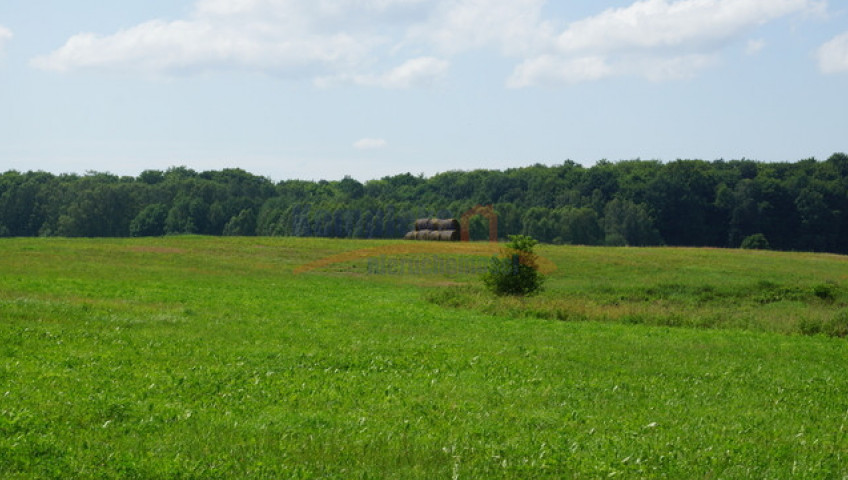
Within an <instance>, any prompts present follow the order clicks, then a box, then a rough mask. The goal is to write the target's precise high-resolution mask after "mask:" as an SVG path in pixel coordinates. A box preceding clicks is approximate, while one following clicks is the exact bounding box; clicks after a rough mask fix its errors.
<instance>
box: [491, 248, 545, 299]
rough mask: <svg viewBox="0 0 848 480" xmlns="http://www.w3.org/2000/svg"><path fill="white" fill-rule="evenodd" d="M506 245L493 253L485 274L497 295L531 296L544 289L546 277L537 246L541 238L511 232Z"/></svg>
mask: <svg viewBox="0 0 848 480" xmlns="http://www.w3.org/2000/svg"><path fill="white" fill-rule="evenodd" d="M509 240H510V241H509V242H508V243H507V244H506V248H505V249H504V250H503V251H502V252H501V255H500V256H498V257H493V258H492V261H491V263H490V264H489V269H488V270H487V271H486V273H484V274H483V283H484V284H485V285H486V287H487V288H488V289H489V290H491V291H492V292H494V293H495V294H497V295H517V296H530V295H534V294H536V293H539V292H540V291H541V290H542V284H543V283H544V281H545V277H544V276H543V275H542V274H541V273H539V271H538V268H537V265H536V254H535V253H533V248H534V247H535V246H536V245H537V244H538V242H537V241H536V240H535V239H534V238H532V237H529V236H526V235H510V236H509Z"/></svg>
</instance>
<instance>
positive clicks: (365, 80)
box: [315, 57, 450, 89]
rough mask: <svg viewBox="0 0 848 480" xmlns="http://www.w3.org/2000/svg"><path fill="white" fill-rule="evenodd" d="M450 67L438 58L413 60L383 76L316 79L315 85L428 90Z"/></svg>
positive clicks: (361, 75)
mask: <svg viewBox="0 0 848 480" xmlns="http://www.w3.org/2000/svg"><path fill="white" fill-rule="evenodd" d="M449 67H450V62H448V61H446V60H441V59H438V58H433V57H421V58H413V59H411V60H407V61H406V62H404V63H403V64H402V65H400V66H398V67H396V68H393V69H391V70H389V71H388V72H386V73H383V74H376V75H375V74H357V75H337V76H335V77H322V78H318V79H316V80H315V84H316V85H318V86H320V87H329V86H333V85H336V84H340V83H353V84H355V85H360V86H366V87H381V88H389V89H405V88H426V87H432V86H434V85H436V84H438V83H439V82H441V81H442V80H443V79H444V77H445V75H446V73H447V70H448V68H449Z"/></svg>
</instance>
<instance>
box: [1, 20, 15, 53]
mask: <svg viewBox="0 0 848 480" xmlns="http://www.w3.org/2000/svg"><path fill="white" fill-rule="evenodd" d="M12 36H13V35H12V31H11V30H9V29H8V28H6V27H4V26H2V25H0V55H2V54H3V49H4V48H5V46H6V43H7V42H8V41H9V40H11V39H12Z"/></svg>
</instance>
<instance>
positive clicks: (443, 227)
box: [403, 218, 460, 242]
mask: <svg viewBox="0 0 848 480" xmlns="http://www.w3.org/2000/svg"><path fill="white" fill-rule="evenodd" d="M403 238H405V239H407V240H431V241H440V242H458V241H459V239H460V231H459V221H458V220H456V219H455V218H446V219H442V218H419V219H418V220H416V221H415V230H413V231H411V232H408V233H407V234H406V235H405V236H404V237H403Z"/></svg>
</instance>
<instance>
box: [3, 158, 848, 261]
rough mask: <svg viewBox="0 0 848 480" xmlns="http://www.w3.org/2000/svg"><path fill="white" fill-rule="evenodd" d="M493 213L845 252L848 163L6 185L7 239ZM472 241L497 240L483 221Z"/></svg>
mask: <svg viewBox="0 0 848 480" xmlns="http://www.w3.org/2000/svg"><path fill="white" fill-rule="evenodd" d="M478 204H483V205H488V204H493V205H494V207H495V210H496V212H497V213H498V231H499V235H500V236H501V237H506V236H507V235H508V234H519V233H520V234H525V235H531V236H533V237H535V238H536V239H539V240H540V241H543V242H548V243H562V244H582V245H634V246H637V245H678V246H714V247H738V246H740V245H741V244H742V242H743V240H744V239H746V238H747V237H750V236H752V235H755V234H756V235H757V238H759V239H762V237H765V239H766V240H767V242H768V244H769V245H770V246H771V247H772V248H775V249H782V250H807V251H829V252H838V253H848V155H845V154H842V153H837V154H834V155H832V156H831V157H830V158H828V159H827V160H826V161H817V160H815V159H808V160H801V161H798V162H795V163H759V162H755V161H751V160H732V161H723V160H719V161H712V162H708V161H701V160H678V161H675V162H670V163H661V162H658V161H642V160H629V161H620V162H608V161H601V162H598V163H597V164H596V165H594V166H592V167H583V166H580V165H577V164H575V163H573V162H570V161H567V162H565V163H563V164H562V165H557V166H550V167H549V166H542V165H535V166H530V167H525V168H515V169H509V170H506V171H496V170H474V171H468V172H463V171H449V172H445V173H441V174H438V175H435V176H433V177H430V178H425V177H423V176H416V175H411V174H408V173H406V174H401V175H395V176H389V177H384V178H382V179H379V180H370V181H367V182H365V183H361V182H359V181H357V180H354V179H352V178H350V177H345V178H344V179H343V180H340V181H323V180H322V181H318V182H313V181H302V180H289V181H282V182H279V183H275V182H273V181H271V180H270V179H268V178H265V177H260V176H256V175H253V174H250V173H248V172H245V171H243V170H240V169H226V170H222V171H207V172H196V171H194V170H191V169H188V168H185V167H176V168H171V169H168V170H167V171H156V170H148V171H145V172H143V173H141V174H140V175H139V176H138V177H120V176H116V175H112V174H108V173H98V172H91V173H88V174H86V175H68V174H64V175H53V174H50V173H45V172H27V173H20V172H17V171H7V172H5V173H3V174H2V175H0V236H7V237H8V236H68V237H126V236H158V235H172V234H189V233H192V234H205V235H270V236H275V235H277V236H303V237H309V236H320V237H340V238H401V237H402V236H403V234H404V233H405V232H406V231H408V230H409V229H410V228H411V225H412V222H413V220H414V219H416V218H422V217H427V216H437V217H442V218H447V217H459V216H461V215H462V213H463V212H465V211H467V210H468V209H469V208H471V207H473V206H475V205H478ZM471 233H472V238H477V239H486V238H488V224H487V222H486V220H484V219H483V218H482V217H475V218H474V219H473V221H472V224H471Z"/></svg>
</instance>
